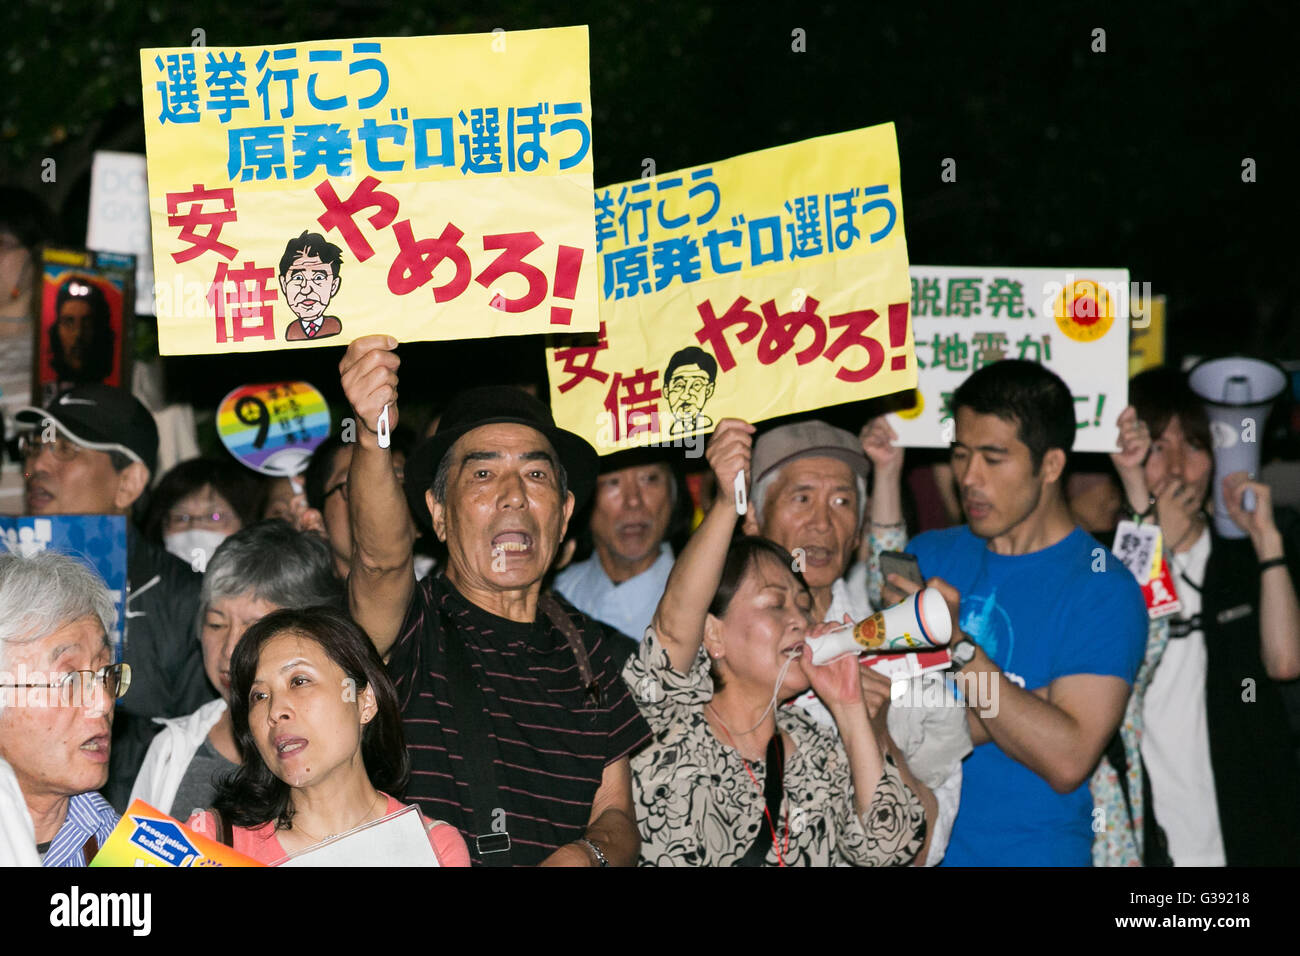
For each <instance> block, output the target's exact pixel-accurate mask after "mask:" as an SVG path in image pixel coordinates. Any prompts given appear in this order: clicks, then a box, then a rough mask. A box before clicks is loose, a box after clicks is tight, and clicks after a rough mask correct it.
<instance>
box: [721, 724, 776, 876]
mask: <svg viewBox="0 0 1300 956" xmlns="http://www.w3.org/2000/svg"><path fill="white" fill-rule="evenodd" d="M715 713H716V712H715ZM719 726H721V727H722V732H723V733H724V734H726V735H727V742H728V743H729V744H731V749H732V750H734V751H736V755H737V756H740V762H741V763H742V764H744V765H745V773H747V774H749V779H750V780H752V781H753V783H754V789H756V790H757V791H758V793H759V795H760V796H762V794H763V788H762V787H760V786H759V785H758V778H757V777H755V776H754V771H753V770H752V769H750V766H749V761H748V760H746V759H745V758H744V756H741V754H740V748H739V747H737V746H736V742H735V741H734V740H732V739H731V731H729V730H727V727H726V725H725V724H722V723H721V721H719ZM773 732H774V733H778V734H779V733H780V732H781V728H780V727H777V728H775V730H774V731H773ZM767 772H768V773H773V772H776V773H780V772H781V770H780V768H773V767H768V768H767ZM783 802H784V801H783ZM763 816H765V817H766V818H767V827H768V829H769V830H771V831H772V846H773V847H774V848H775V850H776V863H777V866H785V855H786V853H788V852H789V850H790V805H789V803H786V806H785V814H784V816H785V845H784V846H782V845H781V841H780V840H778V839H777V836H776V823H775V822H774V821H773V820H772V811H771V810H769V809H768V808H767V802H766V801H764V803H763Z"/></svg>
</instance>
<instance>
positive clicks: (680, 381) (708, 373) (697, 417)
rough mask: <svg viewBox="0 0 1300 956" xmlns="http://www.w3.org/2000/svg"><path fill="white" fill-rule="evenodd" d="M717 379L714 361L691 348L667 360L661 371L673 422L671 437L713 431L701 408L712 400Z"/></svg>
mask: <svg viewBox="0 0 1300 956" xmlns="http://www.w3.org/2000/svg"><path fill="white" fill-rule="evenodd" d="M717 378H718V361H717V359H715V358H714V357H713V356H712V355H710V354H709V353H708V352H706V351H704V349H702V348H697V347H696V346H694V345H692V346H688V347H687V348H684V349H682V350H680V351H679V352H677V353H675V354H674V355H673V357H672V358H671V359H669V360H668V368H666V369H665V370H664V398H666V399H667V400H668V410H669V411H671V412H672V413H673V419H674V421H673V424H672V427H671V428H670V429H669V430H668V433H669V434H670V435H684V434H686V433H687V432H693V431H695V430H697V429H701V428H712V427H713V419H711V418H709V416H707V415H705V414H704V404H705V403H706V402H707V401H708V400H709V399H710V398H711V397H712V396H713V386H714V382H715V381H716V380H717Z"/></svg>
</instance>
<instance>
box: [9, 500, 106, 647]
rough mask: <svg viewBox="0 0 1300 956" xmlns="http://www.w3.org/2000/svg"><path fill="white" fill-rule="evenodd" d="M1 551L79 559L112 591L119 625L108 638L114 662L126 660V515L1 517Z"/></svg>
mask: <svg viewBox="0 0 1300 956" xmlns="http://www.w3.org/2000/svg"><path fill="white" fill-rule="evenodd" d="M0 547H2V548H3V549H4V550H5V551H8V552H9V553H10V554H18V555H22V556H23V557H31V556H32V555H34V554H39V553H40V552H42V551H58V552H60V553H61V554H66V555H68V556H69V557H71V558H76V559H77V560H78V561H80V562H81V563H82V564H84V565H85V566H86V567H88V568H90V570H92V571H94V572H95V573H96V574H97V575H99V577H100V578H101V579H102V580H103V582H104V584H105V585H106V586H107V587H108V592H109V594H111V595H112V597H113V606H114V607H115V608H116V609H117V622H116V624H114V626H113V629H112V631H111V632H110V633H109V635H108V639H109V643H111V644H112V645H113V660H114V661H120V660H121V659H122V626H123V624H124V622H125V621H126V517H125V516H124V515H51V516H50V517H48V518H41V517H28V518H16V517H9V516H7V515H3V516H0Z"/></svg>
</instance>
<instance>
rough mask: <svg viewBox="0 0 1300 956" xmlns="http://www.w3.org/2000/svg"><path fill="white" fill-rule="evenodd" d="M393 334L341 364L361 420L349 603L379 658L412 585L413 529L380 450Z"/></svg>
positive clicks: (391, 409) (392, 411) (392, 376)
mask: <svg viewBox="0 0 1300 956" xmlns="http://www.w3.org/2000/svg"><path fill="white" fill-rule="evenodd" d="M396 347H397V340H396V339H395V338H393V337H392V336H391V335H367V336H364V337H363V338H359V339H357V340H356V341H355V342H353V343H352V344H351V345H349V346H348V350H347V352H346V353H345V354H344V356H343V361H342V362H340V363H339V372H340V373H341V375H342V380H343V393H344V394H345V395H346V396H347V398H348V402H349V403H350V404H351V405H352V412H353V414H354V415H355V416H356V421H357V426H358V427H357V430H356V434H357V445H356V449H355V451H354V452H353V453H352V465H351V467H350V468H349V469H348V517H349V519H350V520H351V522H352V573H351V574H350V575H349V576H348V605H349V607H350V609H351V611H352V617H353V618H354V619H355V620H356V622H357V623H358V624H360V625H361V627H362V628H363V629H364V630H365V632H366V633H367V634H368V635H369V636H370V640H371V641H372V642H373V643H374V645H375V649H376V650H377V651H379V653H380V655H387V654H388V651H389V650H390V649H391V648H392V646H393V642H394V641H396V640H397V632H398V630H399V629H400V628H401V626H402V620H403V618H404V617H405V616H406V607H407V604H408V603H409V602H410V600H411V592H412V589H413V588H414V587H415V564H414V561H413V557H412V554H413V547H414V543H415V528H414V526H413V525H412V523H411V515H410V511H409V510H408V508H407V506H406V497H405V496H404V495H403V493H402V486H401V484H400V483H399V482H398V480H397V475H396V473H395V472H394V471H393V455H392V452H391V450H389V449H387V448H380V447H379V439H378V435H377V433H376V427H377V423H378V421H379V416H380V414H381V413H382V412H383V410H384V406H385V405H387V406H388V422H389V427H390V428H396V427H397V367H398V364H399V360H398V358H397V355H396V353H395V352H394V351H393V349H395V348H396Z"/></svg>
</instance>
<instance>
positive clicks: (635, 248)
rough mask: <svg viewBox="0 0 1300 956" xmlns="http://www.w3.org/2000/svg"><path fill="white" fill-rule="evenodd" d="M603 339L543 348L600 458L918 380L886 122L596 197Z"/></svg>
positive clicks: (574, 419) (568, 423)
mask: <svg viewBox="0 0 1300 956" xmlns="http://www.w3.org/2000/svg"><path fill="white" fill-rule="evenodd" d="M596 243H597V257H598V261H599V269H598V279H599V284H600V321H601V330H600V332H599V333H598V335H595V336H565V337H556V338H555V339H553V341H552V347H550V348H548V349H547V369H548V371H549V374H550V382H551V404H552V408H553V409H554V411H555V417H556V421H557V422H558V423H559V424H560V425H561V426H562V427H565V428H568V429H571V430H573V431H575V432H577V433H578V434H581V435H583V436H584V437H585V438H587V439H588V440H589V441H591V442H592V444H594V445H595V446H596V448H597V450H598V451H599V452H600V453H601V454H607V453H609V452H612V451H615V450H617V449H620V448H625V447H630V446H635V445H644V444H651V443H660V444H662V443H678V442H679V441H680V440H681V439H685V438H688V437H690V436H693V435H697V434H703V433H706V432H709V431H711V430H712V429H713V427H714V426H715V424H716V423H717V422H718V421H719V420H721V419H722V418H727V417H736V418H744V419H747V420H749V421H760V420H762V419H766V418H773V417H776V416H779V415H786V414H792V413H795V412H803V411H808V410H811V409H816V408H822V407H824V406H827V405H835V404H838V403H841V402H850V401H856V400H858V399H865V398H872V397H874V396H878V395H885V394H889V393H892V392H896V391H900V390H902V389H907V388H912V387H914V386H915V385H916V356H915V353H914V350H913V346H912V330H911V323H910V320H909V315H908V311H909V306H910V302H911V285H910V281H909V277H908V268H907V266H908V263H907V245H906V242H905V240H904V234H903V207H902V199H901V187H900V182H899V162H898V144H897V140H896V138H895V134H894V126H893V124H892V123H887V124H884V125H881V126H874V127H871V128H869V129H861V130H855V131H853V132H848V133H840V134H836V135H833V136H822V137H819V138H817V139H811V140H807V141H805V142H802V143H796V144H793V145H789V146H780V147H777V148H774V149H766V150H762V151H760V152H756V153H749V154H746V155H744V156H738V157H735V158H733V159H728V160H725V161H723V162H718V163H713V164H710V165H707V166H700V167H696V168H693V169H684V170H680V171H677V172H673V173H666V174H661V175H658V176H654V177H649V178H644V179H640V180H635V181H633V182H627V183H620V184H618V185H616V186H609V187H604V188H601V189H598V190H596Z"/></svg>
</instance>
